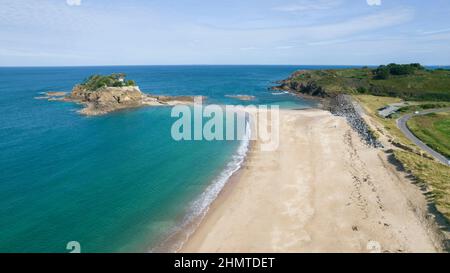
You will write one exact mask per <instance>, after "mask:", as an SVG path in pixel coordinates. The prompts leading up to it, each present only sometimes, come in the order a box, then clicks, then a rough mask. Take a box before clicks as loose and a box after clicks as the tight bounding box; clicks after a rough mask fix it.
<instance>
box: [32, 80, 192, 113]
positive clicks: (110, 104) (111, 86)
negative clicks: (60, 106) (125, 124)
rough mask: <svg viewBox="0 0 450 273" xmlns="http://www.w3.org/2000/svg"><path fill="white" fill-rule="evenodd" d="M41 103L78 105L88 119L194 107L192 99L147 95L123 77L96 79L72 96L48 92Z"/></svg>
mask: <svg viewBox="0 0 450 273" xmlns="http://www.w3.org/2000/svg"><path fill="white" fill-rule="evenodd" d="M37 98H38V99H48V100H58V101H67V102H75V103H79V104H82V105H84V108H83V109H81V110H80V111H79V112H80V113H81V114H84V115H89V116H95V115H103V114H107V113H110V112H113V111H118V110H123V109H130V108H138V107H143V106H164V105H169V106H172V105H178V104H192V103H193V102H194V97H191V96H157V95H151V94H146V93H143V92H142V91H141V90H140V89H139V87H138V86H136V83H135V82H134V81H133V80H127V79H126V75H125V74H123V73H117V74H116V73H115V74H111V75H108V76H103V75H93V76H90V77H89V78H88V79H86V80H85V81H84V82H83V83H81V84H78V85H76V86H75V87H74V88H73V90H72V92H71V93H70V94H66V93H65V92H47V93H46V96H41V97H37Z"/></svg>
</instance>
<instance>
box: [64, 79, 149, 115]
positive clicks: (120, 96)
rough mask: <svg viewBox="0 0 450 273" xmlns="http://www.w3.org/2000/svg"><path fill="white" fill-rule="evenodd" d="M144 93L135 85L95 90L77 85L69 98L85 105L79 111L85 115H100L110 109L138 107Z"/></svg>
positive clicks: (110, 110) (141, 102)
mask: <svg viewBox="0 0 450 273" xmlns="http://www.w3.org/2000/svg"><path fill="white" fill-rule="evenodd" d="M144 97H145V95H144V94H143V93H142V92H141V90H139V87H137V86H126V87H103V88H100V89H98V90H95V91H91V90H87V89H85V88H83V87H82V86H80V85H77V86H75V87H74V89H73V90H72V93H71V94H70V98H71V99H72V100H74V101H77V102H80V103H83V104H84V105H85V106H86V107H85V108H84V109H82V110H81V111H80V112H81V113H82V114H86V115H101V114H106V113H109V112H112V111H116V110H120V109H125V108H133V107H139V106H141V105H142V104H143V100H144Z"/></svg>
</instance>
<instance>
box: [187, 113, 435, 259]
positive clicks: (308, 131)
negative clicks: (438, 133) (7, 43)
mask: <svg viewBox="0 0 450 273" xmlns="http://www.w3.org/2000/svg"><path fill="white" fill-rule="evenodd" d="M280 117H281V124H280V146H279V148H278V150H276V151H273V152H261V151H260V149H259V145H260V143H258V142H254V143H253V147H252V150H251V151H250V152H249V156H248V159H247V161H246V163H245V165H244V166H243V168H242V169H241V170H240V171H239V172H238V173H237V174H236V175H235V176H234V177H233V178H232V181H230V182H229V184H228V185H227V186H226V187H225V189H224V190H223V192H222V193H221V194H220V196H219V198H218V199H217V200H216V201H215V202H214V203H213V205H212V206H211V208H210V210H209V212H208V214H207V215H206V217H205V218H204V219H203V221H202V222H201V224H200V226H199V227H198V229H197V230H196V232H195V233H194V234H193V235H192V236H191V237H190V239H189V240H188V241H187V242H186V243H185V244H184V246H183V248H182V249H181V251H182V252H370V251H372V250H375V251H377V250H379V251H389V252H435V251H439V250H440V249H439V247H437V246H438V244H435V243H434V242H435V241H436V239H435V233H434V229H433V228H431V227H429V226H428V224H427V222H428V221H427V220H425V215H426V201H425V198H424V197H423V195H422V194H421V192H420V191H419V189H418V188H417V187H416V186H414V185H412V184H411V183H410V181H408V180H407V179H405V178H404V177H403V176H404V174H403V173H401V172H398V171H396V170H395V167H394V166H393V165H391V164H389V163H387V157H386V155H385V153H384V152H383V151H382V150H380V149H375V148H369V147H366V146H365V145H364V144H363V143H362V142H361V140H360V139H359V137H358V136H357V134H356V133H355V132H354V131H353V130H352V129H351V128H350V127H349V126H348V124H347V123H346V121H345V120H344V119H343V118H340V117H335V116H333V115H331V114H330V113H328V112H326V111H322V110H302V111H300V110H299V111H295V110H288V111H282V113H281V115H280Z"/></svg>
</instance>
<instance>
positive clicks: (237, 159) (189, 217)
mask: <svg viewBox="0 0 450 273" xmlns="http://www.w3.org/2000/svg"><path fill="white" fill-rule="evenodd" d="M250 139H251V126H250V121H249V120H248V119H247V121H246V123H245V135H244V136H243V137H242V140H241V143H240V144H239V147H238V149H237V151H236V153H235V154H234V155H233V157H232V159H231V161H230V162H228V164H227V166H226V167H225V169H224V170H223V171H222V172H221V173H220V174H219V176H217V177H216V178H215V179H214V180H213V182H212V183H211V185H209V186H208V187H207V188H206V189H205V191H204V192H203V193H202V194H201V195H200V196H199V197H198V198H197V199H196V200H194V201H193V202H192V203H191V205H190V206H189V208H188V210H187V213H186V216H185V217H184V219H183V220H182V221H181V225H179V226H178V227H177V228H176V230H174V231H173V232H171V235H170V236H169V238H168V239H170V238H171V237H172V236H173V235H175V234H176V233H178V232H184V233H185V234H184V236H182V237H184V238H185V240H180V241H178V242H177V243H176V245H174V246H171V247H170V251H173V252H177V251H178V250H180V249H181V247H182V246H183V245H184V243H185V242H186V239H187V238H189V237H190V236H191V235H192V233H193V232H194V231H195V229H196V227H197V226H194V227H192V228H188V227H189V225H190V224H192V223H193V221H198V222H200V221H201V220H202V219H203V217H204V216H205V215H206V213H207V212H208V210H209V207H210V205H211V204H212V202H213V201H214V200H215V199H216V198H217V196H218V195H219V193H220V192H221V191H222V189H223V187H224V186H225V185H226V183H227V182H228V180H229V179H230V177H231V176H232V175H233V174H234V173H235V172H236V171H238V170H239V169H240V168H241V166H242V163H244V160H245V158H246V156H247V152H248V149H249V144H250ZM163 245H164V243H163Z"/></svg>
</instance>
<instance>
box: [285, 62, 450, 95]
mask: <svg viewBox="0 0 450 273" xmlns="http://www.w3.org/2000/svg"><path fill="white" fill-rule="evenodd" d="M280 83H281V85H280V86H279V87H277V88H278V89H283V90H291V91H292V90H294V91H297V92H300V93H304V94H308V95H313V96H321V97H327V96H333V95H335V94H342V93H345V94H371V95H377V96H389V97H398V98H402V99H405V100H420V101H422V100H428V101H450V70H444V69H437V70H429V69H426V68H424V67H422V66H421V65H420V64H406V65H398V64H389V65H387V66H383V65H382V66H379V67H378V68H368V67H363V68H349V69H328V70H300V71H297V72H295V73H294V74H292V75H291V77H289V78H288V79H286V80H284V81H282V82H280Z"/></svg>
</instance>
